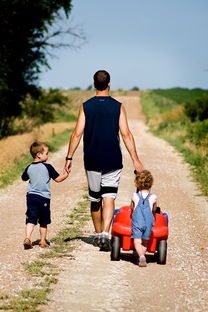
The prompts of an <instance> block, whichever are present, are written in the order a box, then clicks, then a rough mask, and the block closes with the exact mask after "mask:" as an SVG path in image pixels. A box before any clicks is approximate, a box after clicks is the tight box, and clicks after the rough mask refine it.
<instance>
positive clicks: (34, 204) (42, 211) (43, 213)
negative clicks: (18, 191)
mask: <svg viewBox="0 0 208 312" xmlns="http://www.w3.org/2000/svg"><path fill="white" fill-rule="evenodd" d="M27 223H32V224H35V225H36V224H37V223H39V224H40V225H47V224H50V223H51V212H50V199H49V198H45V197H43V196H40V195H36V194H27V211H26V224H27Z"/></svg>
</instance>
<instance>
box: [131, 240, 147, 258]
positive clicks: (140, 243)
mask: <svg viewBox="0 0 208 312" xmlns="http://www.w3.org/2000/svg"><path fill="white" fill-rule="evenodd" d="M143 241H144V240H141V238H134V246H135V249H136V252H137V253H138V255H139V256H142V255H145V252H146V250H147V248H146V247H145V246H143Z"/></svg>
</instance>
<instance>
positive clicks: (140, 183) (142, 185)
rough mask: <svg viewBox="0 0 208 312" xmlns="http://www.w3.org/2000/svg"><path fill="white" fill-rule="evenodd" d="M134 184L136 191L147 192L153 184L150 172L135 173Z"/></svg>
mask: <svg viewBox="0 0 208 312" xmlns="http://www.w3.org/2000/svg"><path fill="white" fill-rule="evenodd" d="M134 182H135V185H136V187H137V190H138V191H142V190H149V189H150V188H151V187H152V184H153V176H152V174H151V172H150V171H148V170H143V171H141V172H137V174H136V177H135V180H134Z"/></svg>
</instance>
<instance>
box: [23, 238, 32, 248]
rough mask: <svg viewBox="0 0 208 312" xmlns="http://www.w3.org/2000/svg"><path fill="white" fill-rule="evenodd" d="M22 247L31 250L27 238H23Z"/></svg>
mask: <svg viewBox="0 0 208 312" xmlns="http://www.w3.org/2000/svg"><path fill="white" fill-rule="evenodd" d="M23 246H24V249H32V248H33V245H32V242H31V240H30V239H29V238H27V237H26V238H25V240H24V242H23Z"/></svg>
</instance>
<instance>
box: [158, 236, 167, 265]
mask: <svg viewBox="0 0 208 312" xmlns="http://www.w3.org/2000/svg"><path fill="white" fill-rule="evenodd" d="M166 258H167V241H166V240H161V241H160V242H159V245H158V253H157V263H158V264H166Z"/></svg>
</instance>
